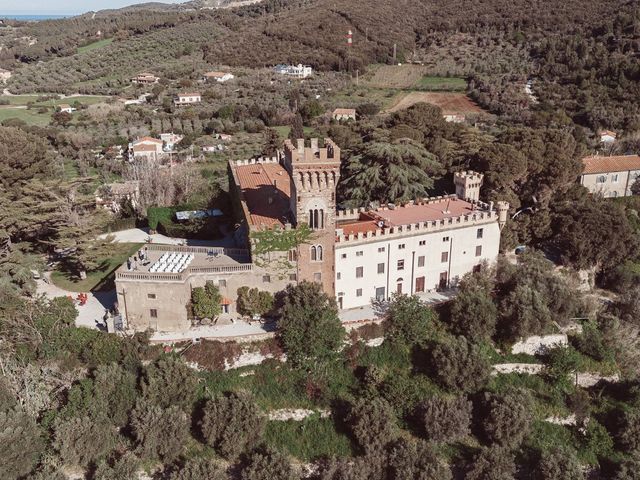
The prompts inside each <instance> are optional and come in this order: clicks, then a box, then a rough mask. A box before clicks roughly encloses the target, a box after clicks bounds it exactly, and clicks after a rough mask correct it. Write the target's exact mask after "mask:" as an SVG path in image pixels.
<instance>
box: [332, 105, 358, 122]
mask: <svg viewBox="0 0 640 480" xmlns="http://www.w3.org/2000/svg"><path fill="white" fill-rule="evenodd" d="M331 118H333V119H334V120H338V121H340V120H355V119H356V109H355V108H336V109H335V110H334V111H333V113H332V114H331Z"/></svg>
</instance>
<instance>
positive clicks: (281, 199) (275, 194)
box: [233, 163, 291, 227]
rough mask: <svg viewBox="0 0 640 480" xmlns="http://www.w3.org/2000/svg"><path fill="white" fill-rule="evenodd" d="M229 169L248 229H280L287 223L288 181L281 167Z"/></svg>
mask: <svg viewBox="0 0 640 480" xmlns="http://www.w3.org/2000/svg"><path fill="white" fill-rule="evenodd" d="M233 168H234V170H235V172H236V177H237V179H238V183H239V186H240V189H241V191H242V197H243V199H244V201H245V203H246V206H247V209H248V211H249V218H247V221H249V223H250V224H251V225H254V226H259V227H273V226H276V225H282V226H283V225H284V224H285V223H287V222H288V221H289V210H290V209H289V197H290V195H291V185H290V181H291V179H290V178H289V173H288V172H287V171H286V170H285V169H284V168H283V167H282V165H280V164H279V163H255V164H252V165H239V166H234V167H233ZM274 184H275V185H274Z"/></svg>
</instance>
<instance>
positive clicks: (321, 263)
mask: <svg viewBox="0 0 640 480" xmlns="http://www.w3.org/2000/svg"><path fill="white" fill-rule="evenodd" d="M282 163H283V165H284V167H285V168H286V169H287V170H288V171H289V174H290V175H291V211H292V212H293V214H294V217H295V218H294V220H295V223H296V225H300V224H303V223H306V224H307V225H309V227H311V229H312V230H313V236H312V238H311V240H310V241H309V243H307V244H303V245H300V246H299V247H298V272H297V278H298V281H303V280H307V281H310V282H314V281H315V282H319V283H322V286H323V289H324V291H325V292H326V293H327V295H329V296H330V297H332V298H333V297H334V296H335V239H336V185H337V184H338V180H339V178H340V148H339V147H338V146H337V145H336V144H335V143H334V142H333V141H332V140H331V139H329V138H326V139H325V140H324V146H323V147H320V146H319V143H318V139H317V138H312V139H311V140H310V141H309V143H308V145H306V144H305V141H304V140H303V139H298V140H296V144H295V145H294V144H293V142H291V140H285V142H284V158H283V162H282Z"/></svg>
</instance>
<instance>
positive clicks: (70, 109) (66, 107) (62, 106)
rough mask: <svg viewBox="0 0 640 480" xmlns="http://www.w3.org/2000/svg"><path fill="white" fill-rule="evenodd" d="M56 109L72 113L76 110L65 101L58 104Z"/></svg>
mask: <svg viewBox="0 0 640 480" xmlns="http://www.w3.org/2000/svg"><path fill="white" fill-rule="evenodd" d="M58 109H59V110H60V111H61V112H64V113H73V112H75V111H76V109H75V108H73V107H72V106H71V105H68V104H66V103H61V104H60V105H58Z"/></svg>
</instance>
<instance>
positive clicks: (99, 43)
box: [78, 38, 113, 53]
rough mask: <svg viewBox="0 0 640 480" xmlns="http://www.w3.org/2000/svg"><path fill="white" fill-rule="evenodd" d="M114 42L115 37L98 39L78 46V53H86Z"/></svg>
mask: <svg viewBox="0 0 640 480" xmlns="http://www.w3.org/2000/svg"><path fill="white" fill-rule="evenodd" d="M112 42H113V38H105V39H104V40H98V41H96V42H93V43H89V44H88V45H85V46H84V47H78V53H86V52H91V51H92V50H98V49H100V48H104V47H106V46H107V45H110V44H111V43H112Z"/></svg>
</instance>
